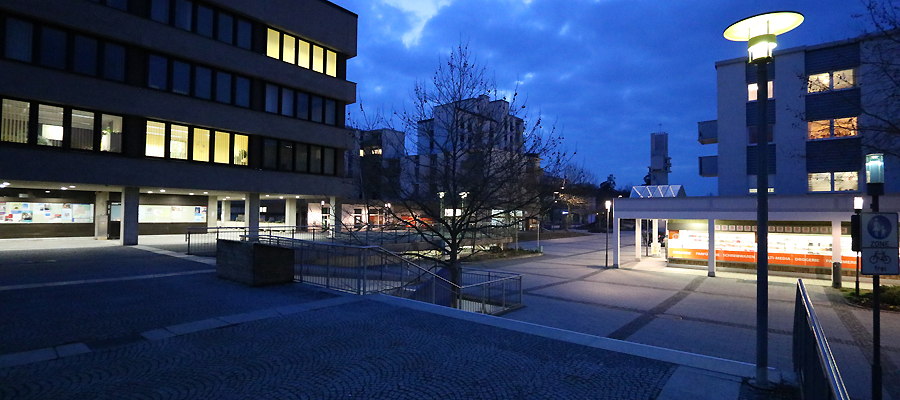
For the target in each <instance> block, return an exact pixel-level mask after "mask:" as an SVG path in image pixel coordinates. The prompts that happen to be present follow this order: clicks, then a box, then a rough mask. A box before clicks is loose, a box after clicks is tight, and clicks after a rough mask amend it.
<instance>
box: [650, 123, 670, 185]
mask: <svg viewBox="0 0 900 400" xmlns="http://www.w3.org/2000/svg"><path fill="white" fill-rule="evenodd" d="M669 172H672V159H671V158H669V134H668V133H665V132H656V133H651V134H650V184H651V185H668V184H669Z"/></svg>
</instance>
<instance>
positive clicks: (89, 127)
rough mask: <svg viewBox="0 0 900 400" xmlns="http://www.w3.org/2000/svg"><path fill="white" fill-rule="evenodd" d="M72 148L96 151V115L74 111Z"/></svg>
mask: <svg viewBox="0 0 900 400" xmlns="http://www.w3.org/2000/svg"><path fill="white" fill-rule="evenodd" d="M71 129H72V148H73V149H78V150H93V149H94V113H92V112H90V111H79V110H72V125H71Z"/></svg>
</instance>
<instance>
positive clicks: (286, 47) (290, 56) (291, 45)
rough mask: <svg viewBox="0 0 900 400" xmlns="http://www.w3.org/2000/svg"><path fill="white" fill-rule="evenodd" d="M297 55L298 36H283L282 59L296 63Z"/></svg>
mask: <svg viewBox="0 0 900 400" xmlns="http://www.w3.org/2000/svg"><path fill="white" fill-rule="evenodd" d="M296 57H297V38H295V37H293V36H291V35H282V36H281V61H284V62H287V63H291V64H294V63H296V60H297V59H296Z"/></svg>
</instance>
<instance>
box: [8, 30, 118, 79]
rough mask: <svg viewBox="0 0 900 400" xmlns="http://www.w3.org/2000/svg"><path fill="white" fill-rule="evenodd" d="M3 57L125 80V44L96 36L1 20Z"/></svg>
mask: <svg viewBox="0 0 900 400" xmlns="http://www.w3.org/2000/svg"><path fill="white" fill-rule="evenodd" d="M4 22H5V25H6V26H5V29H4V33H5V37H4V41H3V45H4V51H3V53H4V55H5V56H6V58H9V59H12V60H18V61H24V62H27V63H36V64H39V65H42V66H45V67H50V68H56V69H61V70H66V71H72V72H75V73H79V74H83V75H89V76H97V77H102V78H106V79H111V80H115V81H120V82H121V81H124V80H125V47H123V46H120V45H118V44H115V43H110V42H107V41H103V40H98V39H96V38H93V37H90V36H85V35H80V34H75V33H71V32H67V31H64V30H61V29H57V28H52V27H48V26H40V25H36V24H33V23H31V22H28V21H25V20H21V19H17V18H6V19H5V21H4Z"/></svg>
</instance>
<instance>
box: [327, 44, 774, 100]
mask: <svg viewBox="0 0 900 400" xmlns="http://www.w3.org/2000/svg"><path fill="white" fill-rule="evenodd" d="M325 54H326V55H328V59H326V60H325V74H327V75H329V76H335V77H336V76H337V53H335V52H333V51H331V50H327V51H326V52H325ZM769 93H771V91H770V92H769Z"/></svg>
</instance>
